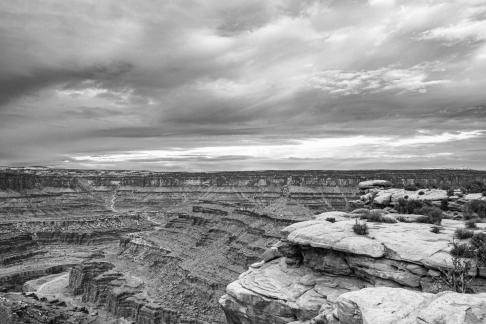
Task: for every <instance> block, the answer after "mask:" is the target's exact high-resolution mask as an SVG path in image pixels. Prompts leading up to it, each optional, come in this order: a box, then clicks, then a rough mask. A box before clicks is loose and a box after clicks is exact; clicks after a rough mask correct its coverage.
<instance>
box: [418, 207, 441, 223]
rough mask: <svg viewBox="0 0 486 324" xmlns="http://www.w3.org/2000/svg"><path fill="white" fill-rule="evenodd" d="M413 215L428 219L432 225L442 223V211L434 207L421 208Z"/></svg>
mask: <svg viewBox="0 0 486 324" xmlns="http://www.w3.org/2000/svg"><path fill="white" fill-rule="evenodd" d="M415 213H416V214H420V215H424V216H427V217H429V218H430V222H431V223H432V224H437V225H440V223H441V221H442V216H443V215H442V210H441V209H440V208H437V207H434V206H424V207H421V208H419V209H417V210H416V211H415Z"/></svg>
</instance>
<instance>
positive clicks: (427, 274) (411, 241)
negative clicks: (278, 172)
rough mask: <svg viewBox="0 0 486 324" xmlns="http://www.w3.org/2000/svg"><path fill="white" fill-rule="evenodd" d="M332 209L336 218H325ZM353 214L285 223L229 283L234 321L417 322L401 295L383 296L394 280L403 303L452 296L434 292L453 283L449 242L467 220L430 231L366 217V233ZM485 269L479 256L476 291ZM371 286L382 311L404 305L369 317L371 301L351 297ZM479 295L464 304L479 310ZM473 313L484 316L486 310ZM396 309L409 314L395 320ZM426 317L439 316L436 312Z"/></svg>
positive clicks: (227, 300) (227, 307)
mask: <svg viewBox="0 0 486 324" xmlns="http://www.w3.org/2000/svg"><path fill="white" fill-rule="evenodd" d="M330 216H332V218H333V219H334V221H333V222H331V221H326V219H328V218H329V217H330ZM353 217H355V215H353V214H346V213H342V212H341V213H336V212H333V213H324V214H322V215H319V216H317V217H316V218H315V219H314V220H309V221H304V222H299V223H295V224H293V225H290V226H288V227H286V228H285V229H283V230H282V234H283V239H282V241H280V243H279V244H277V245H276V246H275V247H274V248H273V249H271V250H270V251H269V252H267V253H266V255H271V257H268V258H266V259H265V260H264V261H261V262H259V263H256V264H253V265H252V266H251V267H250V269H249V270H248V271H246V272H244V273H243V274H241V275H240V276H239V279H238V280H237V281H235V282H233V283H231V284H229V285H228V286H227V289H226V295H224V296H223V297H222V298H221V299H220V304H221V306H222V308H223V310H224V312H225V314H226V318H227V321H228V323H230V324H250V323H251V324H254V323H257V324H260V323H261V324H263V323H268V324H272V323H292V322H294V321H299V323H301V322H302V323H304V322H305V323H307V321H311V320H313V319H314V320H313V321H314V322H312V323H360V324H361V323H415V322H414V321H413V320H412V319H415V317H417V316H419V317H420V316H421V315H420V314H421V313H420V314H418V313H412V312H409V313H407V309H408V310H410V308H407V307H408V306H407V307H401V306H400V303H401V299H400V298H398V297H397V298H395V299H394V298H391V299H390V301H389V304H386V303H384V302H383V301H381V300H380V299H379V296H380V295H379V292H382V291H388V290H380V289H382V288H379V287H387V288H388V289H391V288H396V289H397V290H396V293H395V295H394V296H400V294H402V295H403V296H404V298H403V303H404V305H406V304H407V300H408V299H407V298H408V297H409V296H417V297H416V298H415V299H414V298H413V297H410V299H413V300H421V299H422V300H423V303H421V304H420V305H421V306H420V307H423V309H424V311H425V309H429V308H428V307H432V306H433V305H435V303H444V305H445V304H446V303H447V302H446V301H445V300H448V299H447V298H450V297H445V296H446V295H435V294H434V293H437V292H439V291H441V290H442V289H444V288H446V289H447V287H444V286H443V281H441V278H443V277H442V276H444V275H445V273H447V272H448V271H451V270H452V269H453V262H452V258H451V255H450V253H449V252H450V249H451V245H450V242H451V241H452V236H453V232H454V230H455V229H456V228H457V227H462V225H461V224H460V222H457V221H452V220H443V230H442V231H441V233H439V234H434V233H431V232H430V225H426V224H418V223H401V222H399V223H370V222H368V223H367V225H368V228H369V233H368V235H357V234H355V233H354V232H353V229H352V228H353V225H354V224H355V222H356V220H354V219H352V218H353ZM479 270H480V269H479V268H477V267H476V265H475V263H474V261H473V263H472V269H471V270H470V272H469V275H470V276H471V278H472V282H471V286H472V287H473V289H474V291H475V292H477V293H480V292H486V278H485V277H483V274H482V273H481V272H480V271H479ZM363 288H369V289H363ZM368 291H370V292H376V293H375V294H374V295H373V293H369V295H370V298H369V301H370V303H372V300H373V298H375V297H376V298H377V301H376V305H382V304H380V302H381V303H383V310H382V312H384V313H385V312H387V311H390V310H393V309H395V308H396V309H397V310H400V311H402V313H400V312H398V311H397V313H396V314H395V315H389V316H388V317H384V318H385V319H386V318H388V319H390V321H386V320H383V321H378V322H375V321H374V320H369V319H374V318H373V317H369V316H371V315H369V314H372V313H373V309H370V308H369V305H368V304H366V303H364V304H363V305H362V306H360V304H359V303H355V302H354V299H352V298H351V297H349V299H348V298H347V297H346V296H355V295H354V294H356V295H357V296H361V295H360V294H362V296H365V297H363V299H362V301H366V298H367V297H366V296H368V295H366V294H367V292H368ZM441 296H442V297H441ZM451 296H453V295H451ZM474 296H476V297H474V298H476V299H474V298H473V297H470V298H471V299H467V298H466V299H463V300H464V305H471V307H472V309H476V310H477V309H480V307H481V306H482V305H483V303H484V302H486V299H485V297H486V294H484V293H483V294H477V295H474ZM468 298H469V297H468ZM348 301H349V302H348ZM387 305H389V307H388V306H387ZM431 305H432V306H431ZM457 305H461V303H458V304H457ZM360 307H361V308H362V309H360ZM377 307H378V306H377ZM387 307H388V308H387ZM393 307H395V308H393ZM420 307H418V306H417V309H420ZM434 307H435V306H434ZM437 307H439V306H437ZM457 307H459V308H461V307H462V306H461V307H460V306H457ZM474 307H476V308H474ZM378 308H379V307H378ZM392 308H393V309H392ZM358 310H359V311H358ZM360 312H361V313H363V314H368V315H366V316H368V317H366V316H365V315H360V314H361V313H360ZM378 313H379V311H378ZM405 313H406V314H405ZM462 313H463V314H465V313H464V311H462ZM346 314H348V315H346ZM393 314H394V313H393ZM417 314H418V315H417ZM474 314H476V315H474V316H478V318H479V319H484V314H483V315H481V314H479V313H478V312H477V311H474ZM478 314H479V315H478ZM402 315H403V316H402ZM405 315H406V316H405ZM353 316H354V317H353ZM393 316H397V317H396V318H402V317H403V318H406V319H407V320H408V322H407V321H406V320H404V321H403V322H400V321H396V322H395V321H394V320H393V319H392V318H394V317H393ZM407 316H408V317H407ZM414 316H415V317H414ZM436 316H440V314H436ZM467 316H469V315H467ZM319 318H321V319H320V320H321V321H320V322H319V321H318V319H319ZM324 318H325V319H324ZM468 318H469V320H470V319H471V318H473V317H470V316H469V317H468ZM466 322H467V323H480V321H479V322H474V321H469V322H468V321H465V323H466ZM296 323H297V322H296ZM424 323H435V322H434V318H433V317H430V321H429V322H427V321H426V322H424ZM450 323H452V322H450ZM458 323H461V322H458Z"/></svg>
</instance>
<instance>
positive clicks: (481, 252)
mask: <svg viewBox="0 0 486 324" xmlns="http://www.w3.org/2000/svg"><path fill="white" fill-rule="evenodd" d="M470 244H471V246H472V247H473V248H474V249H475V251H476V258H477V261H478V265H480V266H486V233H477V234H474V235H473V237H472V238H471V242H470Z"/></svg>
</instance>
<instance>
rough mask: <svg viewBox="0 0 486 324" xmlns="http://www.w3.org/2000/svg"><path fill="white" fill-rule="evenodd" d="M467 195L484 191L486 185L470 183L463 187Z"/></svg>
mask: <svg viewBox="0 0 486 324" xmlns="http://www.w3.org/2000/svg"><path fill="white" fill-rule="evenodd" d="M464 187H465V188H466V190H467V192H468V193H478V192H483V191H485V190H486V184H485V183H484V182H481V181H472V182H469V183H467V184H466V185H465V186H464Z"/></svg>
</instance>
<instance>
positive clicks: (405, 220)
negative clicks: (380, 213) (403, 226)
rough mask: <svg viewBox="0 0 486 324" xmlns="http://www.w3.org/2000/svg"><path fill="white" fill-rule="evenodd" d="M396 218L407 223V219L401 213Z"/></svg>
mask: <svg viewBox="0 0 486 324" xmlns="http://www.w3.org/2000/svg"><path fill="white" fill-rule="evenodd" d="M396 220H397V221H399V222H402V223H407V219H406V218H405V217H404V216H402V215H400V216H398V217H397V218H396Z"/></svg>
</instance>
